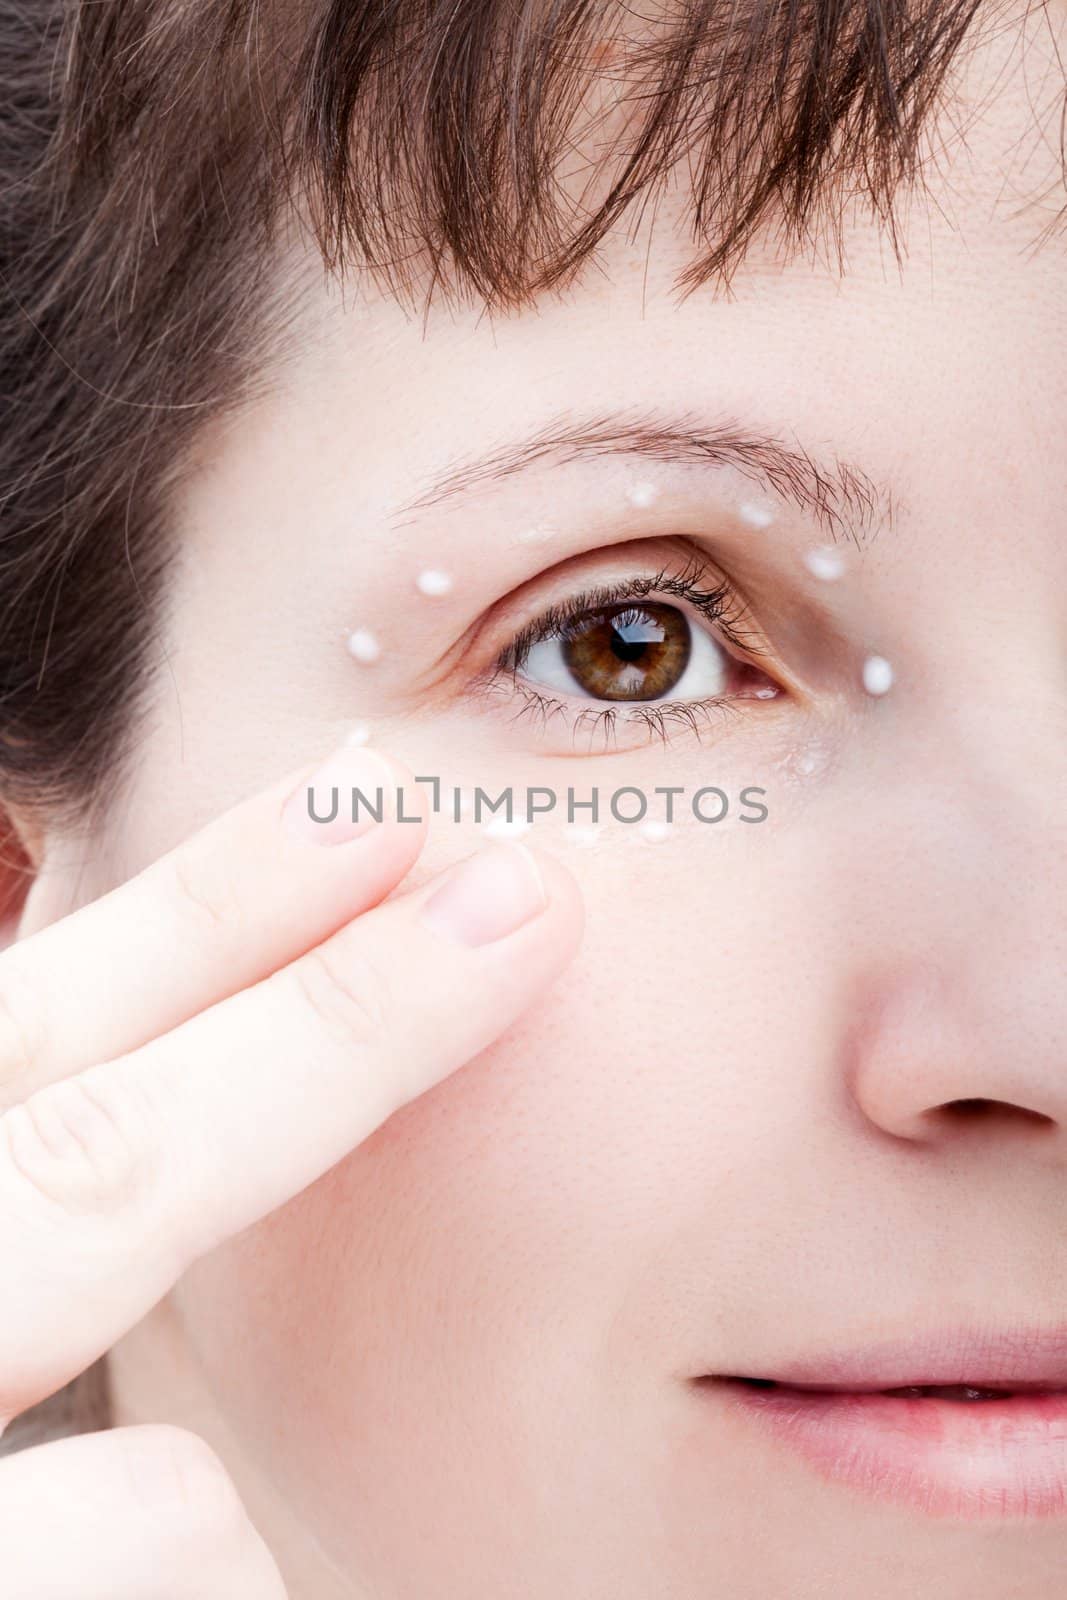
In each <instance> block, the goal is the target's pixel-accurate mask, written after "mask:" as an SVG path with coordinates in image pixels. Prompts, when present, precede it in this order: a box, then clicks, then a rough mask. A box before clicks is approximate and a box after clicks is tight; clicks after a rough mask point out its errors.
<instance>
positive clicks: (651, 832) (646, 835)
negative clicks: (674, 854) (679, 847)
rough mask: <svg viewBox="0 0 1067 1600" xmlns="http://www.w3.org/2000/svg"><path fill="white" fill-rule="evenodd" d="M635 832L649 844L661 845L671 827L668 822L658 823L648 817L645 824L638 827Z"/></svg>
mask: <svg viewBox="0 0 1067 1600" xmlns="http://www.w3.org/2000/svg"><path fill="white" fill-rule="evenodd" d="M637 831H638V833H639V834H640V835H641V837H642V839H647V840H648V842H649V844H662V843H663V841H664V839H666V838H667V837H668V835H669V834H670V831H671V825H670V823H669V822H658V821H656V819H655V818H653V817H650V818H649V820H648V821H647V822H642V823H640V824H639V825H638V829H637Z"/></svg>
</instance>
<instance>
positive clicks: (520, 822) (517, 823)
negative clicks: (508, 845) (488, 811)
mask: <svg viewBox="0 0 1067 1600" xmlns="http://www.w3.org/2000/svg"><path fill="white" fill-rule="evenodd" d="M529 827H530V824H529V823H528V822H527V821H526V818H525V817H512V819H511V821H510V822H509V821H508V819H507V817H494V818H493V820H492V822H488V823H486V827H485V836H486V838H487V839H514V838H516V837H517V836H518V835H519V834H521V833H526V832H527V831H528V829H529Z"/></svg>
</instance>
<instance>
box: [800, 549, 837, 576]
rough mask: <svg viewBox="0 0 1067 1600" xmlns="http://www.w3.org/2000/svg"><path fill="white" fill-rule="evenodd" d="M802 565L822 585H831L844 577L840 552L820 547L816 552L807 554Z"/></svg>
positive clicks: (812, 551) (811, 551)
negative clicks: (819, 580)
mask: <svg viewBox="0 0 1067 1600" xmlns="http://www.w3.org/2000/svg"><path fill="white" fill-rule="evenodd" d="M804 565H805V566H806V567H807V569H808V571H809V572H810V573H811V575H812V577H813V578H819V579H821V581H822V582H823V583H833V582H835V581H836V579H838V578H840V577H842V576H843V575H844V571H845V558H844V556H843V555H842V554H841V552H840V550H834V549H833V548H832V547H831V546H829V545H822V546H821V547H820V548H819V549H818V550H809V551H808V552H807V554H806V555H805V557H804Z"/></svg>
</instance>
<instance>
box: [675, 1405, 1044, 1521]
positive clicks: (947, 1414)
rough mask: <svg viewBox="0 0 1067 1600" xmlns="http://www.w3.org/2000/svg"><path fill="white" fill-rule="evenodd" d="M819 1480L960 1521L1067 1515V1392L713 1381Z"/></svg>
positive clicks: (877, 1498) (930, 1514)
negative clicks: (921, 1393)
mask: <svg viewBox="0 0 1067 1600" xmlns="http://www.w3.org/2000/svg"><path fill="white" fill-rule="evenodd" d="M704 1386H706V1387H710V1388H711V1389H712V1390H718V1391H719V1392H720V1393H728V1394H729V1396H730V1398H731V1400H732V1402H733V1403H734V1405H735V1406H736V1407H738V1408H739V1409H740V1410H741V1411H743V1412H744V1413H745V1414H746V1415H748V1416H750V1417H751V1418H752V1419H753V1420H754V1421H755V1422H757V1424H759V1425H760V1426H762V1427H764V1428H765V1429H767V1430H768V1431H769V1432H770V1433H771V1435H772V1436H773V1437H776V1438H778V1439H780V1440H781V1441H782V1442H783V1443H784V1444H786V1445H788V1446H790V1447H791V1448H792V1449H794V1450H796V1451H797V1452H798V1453H799V1454H800V1455H801V1456H802V1457H803V1458H804V1459H805V1460H806V1461H807V1462H808V1463H809V1465H811V1466H812V1467H814V1468H815V1470H816V1471H817V1472H818V1473H819V1474H820V1476H822V1477H824V1478H827V1479H830V1480H833V1481H835V1482H838V1483H845V1484H848V1485H850V1486H851V1487H852V1488H854V1489H858V1490H861V1491H862V1492H864V1493H865V1494H867V1495H869V1496H871V1497H873V1498H874V1499H876V1500H882V1501H896V1502H897V1503H899V1504H903V1505H907V1506H910V1507H912V1508H913V1509H916V1510H919V1511H922V1512H924V1513H926V1514H927V1515H929V1516H937V1517H955V1518H960V1519H981V1518H986V1519H990V1518H1044V1517H1062V1516H1067V1393H1064V1392H1062V1391H1044V1392H1042V1391H1040V1390H1033V1391H1031V1392H1029V1393H1020V1394H1016V1395H1013V1396H1011V1397H1010V1398H1007V1399H1004V1400H973V1401H957V1400H943V1399H939V1398H931V1397H923V1398H905V1397H897V1396H893V1395H886V1394H877V1393H857V1392H853V1393H842V1392H835V1393H831V1392H829V1391H825V1390H824V1391H818V1390H810V1389H809V1390H805V1389H790V1388H787V1387H781V1388H773V1389H771V1388H767V1389H764V1388H754V1387H750V1386H749V1385H747V1384H743V1383H737V1382H731V1381H719V1380H714V1379H713V1380H710V1383H708V1382H707V1381H705V1384H704Z"/></svg>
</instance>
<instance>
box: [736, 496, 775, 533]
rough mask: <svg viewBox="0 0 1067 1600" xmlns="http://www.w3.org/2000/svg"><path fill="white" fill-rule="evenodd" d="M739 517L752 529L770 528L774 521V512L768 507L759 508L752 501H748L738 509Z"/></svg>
mask: <svg viewBox="0 0 1067 1600" xmlns="http://www.w3.org/2000/svg"><path fill="white" fill-rule="evenodd" d="M738 516H739V517H740V518H741V521H742V522H747V523H748V524H749V526H750V527H752V528H769V527H770V525H771V523H772V522H773V521H774V512H773V511H771V510H769V508H768V507H767V506H758V505H756V504H755V503H754V502H753V501H751V500H746V501H745V502H744V504H743V505H741V506H739V507H738Z"/></svg>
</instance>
